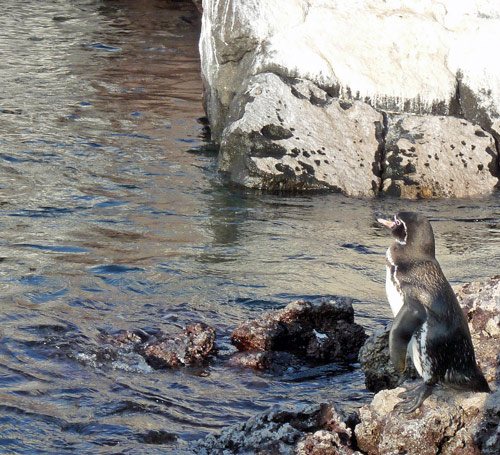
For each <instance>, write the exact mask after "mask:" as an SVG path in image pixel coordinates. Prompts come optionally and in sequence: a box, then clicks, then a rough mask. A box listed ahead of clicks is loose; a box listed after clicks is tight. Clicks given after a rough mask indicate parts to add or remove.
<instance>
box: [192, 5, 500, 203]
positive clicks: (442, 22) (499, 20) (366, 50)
mask: <svg viewBox="0 0 500 455" xmlns="http://www.w3.org/2000/svg"><path fill="white" fill-rule="evenodd" d="M498 42H500V3H498V2H489V1H487V0H468V1H465V0H458V1H457V0H441V1H439V2H435V1H432V0H409V1H403V0H370V1H368V0H356V1H347V0H290V1H288V2H286V5H284V4H283V2H282V1H279V0H245V1H236V0H204V1H203V21H202V32H201V37H200V55H201V69H202V76H203V81H204V104H205V110H206V112H207V116H208V118H209V121H210V125H211V130H212V139H213V140H214V141H215V142H216V143H219V144H222V147H223V150H222V155H223V156H221V161H220V169H221V170H223V171H225V172H229V173H230V175H231V176H232V178H233V180H235V181H236V182H238V183H242V184H244V185H247V186H250V187H258V188H267V183H268V181H266V180H265V179H263V177H265V176H269V175H271V176H272V178H271V180H270V181H269V183H270V188H271V189H273V188H277V187H281V188H283V189H286V188H287V187H290V188H298V187H299V186H300V185H299V186H297V182H299V183H301V184H303V188H304V189H305V188H310V189H315V188H339V189H340V190H341V191H344V192H345V193H346V194H352V195H364V196H366V195H372V194H375V193H377V192H378V191H379V190H380V188H382V187H383V188H384V190H385V191H386V192H392V193H398V190H397V189H396V187H399V188H402V187H403V186H405V187H408V188H406V189H405V190H404V191H403V190H401V196H402V197H410V198H414V197H429V196H430V197H436V196H437V197H442V196H450V195H452V196H457V197H461V196H470V195H475V194H483V193H489V192H491V191H492V189H493V187H494V185H495V178H496V176H491V175H489V171H488V169H490V171H491V169H493V168H495V167H496V165H497V162H493V161H494V159H492V157H491V156H490V154H489V152H486V150H487V149H489V148H490V146H489V145H486V142H488V141H489V142H491V141H492V139H491V136H490V135H487V136H486V138H483V139H484V140H483V139H481V140H479V139H480V138H473V139H474V141H473V142H471V141H470V139H471V136H470V134H471V131H472V130H473V129H474V131H477V130H479V129H481V128H482V129H483V130H485V131H486V132H487V133H489V134H491V135H493V136H495V137H496V139H497V140H498V139H500V59H498V58H496V56H497V54H498V51H497V47H498V44H497V43H498ZM269 73H274V74H275V75H277V76H279V77H280V78H282V79H281V80H290V79H300V80H302V81H304V80H308V81H310V82H311V83H312V84H313V85H314V86H316V89H311V90H312V91H317V90H319V91H320V92H321V91H323V93H326V94H327V95H324V94H323V95H321V96H320V99H321V97H324V96H326V97H327V98H328V99H329V101H328V104H329V107H328V108H326V107H325V106H318V105H316V104H315V102H314V101H313V102H312V103H311V104H312V106H309V107H307V108H306V107H305V104H306V103H298V102H297V103H291V102H290V103H289V104H287V110H292V109H299V107H300V108H301V109H303V110H302V111H297V112H293V113H292V112H286V113H285V112H284V111H283V110H282V111H281V113H280V116H281V118H282V119H283V120H284V121H285V123H286V126H285V128H286V129H287V130H288V131H291V132H293V133H294V137H297V136H298V134H297V132H298V131H299V130H300V134H301V135H300V136H298V137H300V138H301V140H303V138H305V137H306V136H304V131H305V129H304V131H302V130H301V128H302V125H303V122H304V121H306V122H307V128H308V132H310V133H311V136H313V135H316V134H319V135H321V136H322V138H324V137H326V136H328V135H329V137H330V140H331V141H332V143H334V144H337V145H335V146H332V150H333V149H335V147H337V148H340V147H341V146H342V147H344V146H345V145H346V143H347V142H348V140H347V139H345V138H344V137H343V136H344V135H345V134H346V133H347V135H348V136H350V138H351V139H352V140H356V141H357V143H358V144H359V140H361V139H362V140H363V141H365V140H366V137H367V136H366V131H365V132H360V131H359V130H356V129H353V130H346V129H342V128H337V129H331V131H328V129H329V128H331V126H332V122H331V121H329V120H330V119H329V116H330V113H326V111H327V110H328V109H330V110H331V111H334V110H335V108H334V107H333V106H334V105H335V102H333V101H332V100H330V97H332V98H338V100H339V101H337V104H338V105H341V103H340V100H343V101H348V102H350V103H352V108H351V109H349V111H351V112H350V113H349V115H346V116H340V117H345V118H348V122H347V123H345V124H344V126H349V125H350V124H349V122H351V124H352V123H355V120H357V121H358V122H360V125H363V126H362V127H360V128H368V125H370V127H371V124H372V120H373V118H374V117H376V116H377V115H383V116H388V117H391V116H393V114H402V115H405V114H416V115H417V117H415V118H410V117H407V119H405V123H407V124H408V122H410V123H411V122H415V123H414V128H416V129H417V130H419V131H420V130H423V133H422V134H424V137H425V141H428V143H429V144H430V145H431V147H432V148H433V150H434V153H437V151H438V150H439V152H441V153H444V150H445V149H443V150H442V149H440V146H439V144H440V143H441V142H444V143H446V144H449V145H454V146H456V144H455V143H454V142H453V141H452V138H453V137H455V136H457V137H462V138H465V139H464V141H465V142H466V143H467V144H471V145H472V144H474V145H476V149H475V150H474V151H470V150H469V151H468V152H467V153H468V155H467V160H468V158H469V157H472V160H473V161H474V165H472V163H468V172H467V173H465V174H463V173H459V174H457V173H456V172H455V171H456V170H457V168H458V166H457V165H458V164H459V163H460V161H461V160H460V159H459V158H457V157H455V159H456V160H457V161H456V164H455V163H454V168H455V169H454V168H453V167H452V166H448V168H447V171H446V172H447V173H450V175H453V176H452V177H450V178H453V179H454V180H455V181H456V178H465V179H466V180H465V181H467V182H468V181H469V179H470V178H471V175H472V174H471V169H472V168H471V165H472V166H475V169H477V170H478V171H479V172H477V173H476V175H473V176H472V177H473V179H472V180H473V181H472V182H471V183H470V184H467V185H465V188H463V189H462V190H460V191H458V192H456V191H455V188H458V186H453V185H451V186H450V185H448V184H446V185H445V186H444V187H443V188H441V187H439V188H437V187H436V182H435V181H434V179H437V181H438V182H439V181H441V180H442V178H441V176H442V171H443V169H444V168H443V169H442V168H441V167H442V166H436V163H432V169H427V170H426V169H422V171H427V172H425V173H424V172H420V171H419V172H418V175H419V176H420V175H422V176H424V175H425V176H427V178H428V179H429V181H427V180H423V181H422V182H420V181H419V183H420V184H421V186H422V188H423V189H421V190H417V189H416V188H415V186H416V185H412V184H411V183H410V184H408V182H411V181H412V180H414V179H412V178H410V179H406V180H405V179H399V183H398V184H395V183H394V181H395V180H398V179H394V178H393V176H391V177H390V179H391V181H390V182H388V183H384V184H383V185H379V184H378V183H377V178H378V177H380V171H381V166H382V162H381V161H382V158H381V156H382V155H383V153H382V154H381V155H380V161H379V162H378V163H376V164H375V166H374V168H373V172H371V173H370V172H367V169H361V168H360V167H357V165H358V164H359V161H358V157H357V155H356V154H357V153H358V151H356V150H358V147H357V146H356V148H355V149H356V150H355V151H354V152H353V156H352V157H349V158H346V157H347V155H348V154H347V153H344V155H342V156H341V157H340V158H339V161H338V163H337V164H336V165H335V166H331V170H329V169H326V168H327V167H328V166H325V172H326V173H330V172H332V173H333V175H332V176H330V177H323V176H322V175H321V174H322V173H321V172H317V171H318V170H317V169H314V178H313V179H311V178H310V176H309V175H307V172H305V171H304V168H306V169H308V168H307V166H309V165H312V164H311V162H314V161H315V160H308V161H306V160H301V161H303V162H304V163H306V165H307V166H305V167H304V166H300V165H298V164H296V163H295V162H294V163H291V162H288V158H286V156H288V154H287V153H286V154H284V155H283V157H282V158H279V159H278V158H277V157H272V156H268V157H260V158H258V157H257V158H255V157H244V156H243V155H240V156H239V157H237V156H236V154H235V153H234V150H235V147H236V146H237V144H238V142H237V140H236V139H235V138H236V137H238V136H241V137H244V138H245V141H246V145H245V144H244V147H243V148H246V149H250V148H251V147H253V146H252V145H251V139H252V138H251V137H249V136H247V133H248V132H249V131H250V130H251V129H250V126H244V125H243V123H244V122H245V121H246V118H249V117H251V116H252V115H254V114H252V112H254V113H255V112H256V111H255V109H256V105H257V104H259V103H260V104H261V105H260V106H259V110H260V111H261V112H268V115H271V111H273V110H276V105H275V104H273V103H275V102H276V99H275V98H276V97H275V98H273V97H271V96H268V97H267V99H268V100H269V102H270V103H271V104H270V106H268V107H267V108H265V107H264V106H263V103H264V100H265V98H264V96H267V95H266V94H264V95H260V100H258V99H257V98H255V99H254V97H253V95H252V97H248V96H243V94H245V93H246V94H247V95H248V94H249V93H250V92H251V91H252V90H253V88H254V87H255V84H256V80H258V79H255V78H258V77H259V75H263V74H269ZM266 77H267V79H268V80H269V81H270V80H271V78H270V77H269V76H266ZM259 83H260V84H261V85H262V80H260V82H259ZM304 84H305V82H304ZM285 85H286V84H285ZM275 88H276V87H275V85H273V86H272V89H273V90H274V89H275ZM280 90H281V89H280ZM283 90H284V88H283ZM278 93H282V92H280V91H278ZM306 98H308V97H307V96H306ZM311 99H312V98H310V99H309V101H311ZM353 101H362V102H364V103H366V104H367V105H369V106H371V107H372V108H374V109H376V110H377V112H375V111H373V110H370V109H369V108H368V107H366V106H364V105H362V104H359V103H357V102H356V103H354V102H353ZM246 103H253V106H249V107H248V109H247V107H246ZM238 104H239V106H237V105H238ZM320 104H321V103H320ZM235 112H237V114H238V115H235ZM319 112H321V114H319ZM317 113H318V114H317ZM244 114H245V115H244ZM355 115H358V116H359V117H358V118H356V119H355ZM365 115H367V116H368V117H367V118H366V119H365V118H363V117H364V116H365ZM419 116H426V117H427V116H430V117H431V118H430V119H429V120H428V121H427V120H423V118H422V117H419ZM441 116H450V117H452V118H450V119H448V120H444V119H441ZM271 117H272V115H271ZM458 118H460V119H464V120H466V121H467V124H466V125H462V124H461V123H460V120H457V119H458ZM252 121H253V120H252ZM346 121H347V120H346ZM376 121H377V122H378V121H379V120H376ZM233 122H238V124H237V125H233ZM265 125H266V124H264V125H263V126H265ZM437 125H439V127H437ZM476 125H477V127H476ZM462 126H463V128H462ZM393 127H395V128H396V130H395V131H391V128H393ZM397 127H398V124H397V123H392V124H391V123H390V122H389V125H388V128H387V129H383V128H382V129H381V132H382V134H379V133H377V134H378V139H377V140H378V142H380V137H381V138H382V140H383V139H384V134H386V133H387V134H388V137H389V140H390V141H392V142H391V144H392V145H396V146H397V147H398V148H400V145H401V146H403V147H404V146H405V144H404V140H403V139H404V138H402V137H399V136H398V135H399V134H400V131H399V130H398V129H397ZM251 128H253V126H252V127H251ZM292 128H294V129H295V131H293V130H292ZM427 128H429V130H426V129H427ZM475 128H477V129H475ZM252 131H255V130H253V129H252ZM276 131H277V130H273V133H275V132H276ZM419 134H420V133H419ZM472 134H474V132H472ZM278 135H279V134H278ZM369 135H370V136H371V135H372V134H371V132H370V133H369ZM255 137H256V138H257V143H256V144H254V145H255V146H256V147H257V148H260V149H262V150H263V147H264V144H263V143H262V142H260V137H259V136H255ZM322 138H319V139H318V140H317V142H318V144H322V143H323V139H322ZM273 140H274V141H277V140H276V139H273ZM278 140H284V141H288V142H290V143H291V142H293V140H294V139H292V138H284V139H278ZM308 140H310V139H309V138H308ZM478 141H479V144H476V142H478ZM372 142H373V141H372ZM278 145H279V146H281V145H282V144H281V143H279V144H278ZM322 146H323V145H321V146H320V150H321V147H322ZM365 146H366V150H365V151H364V152H363V153H368V152H367V149H368V147H369V145H366V144H365ZM370 146H371V144H370ZM422 146H423V144H422ZM231 147H233V148H232V149H231ZM273 147H274V145H273ZM285 148H286V147H285ZM445 148H446V147H445ZM297 149H299V150H300V149H301V147H297ZM422 149H423V147H422ZM478 149H479V150H480V151H479V152H477V150H478ZM492 149H493V150H494V149H495V147H493V148H492ZM274 150H275V151H277V150H278V149H277V148H276V149H274ZM343 150H344V149H343ZM349 150H351V149H349ZM375 150H376V151H375V152H374V151H373V150H372V151H371V152H370V153H373V154H374V155H375V154H376V153H377V152H379V151H380V149H379V148H378V145H377V146H376V147H375ZM306 151H308V149H306ZM382 151H383V152H385V150H382ZM393 151H394V150H390V151H389V152H390V153H392V155H391V156H394V154H393ZM344 152H345V150H344ZM465 152H466V151H465V150H461V151H460V153H464V155H466V153H465ZM262 153H264V152H262ZM272 153H273V151H272V150H271V151H270V154H271V155H272ZM495 153H496V152H495ZM445 155H446V156H443V158H440V162H441V163H443V162H448V163H449V162H450V160H448V152H446V153H445ZM422 157H423V155H422ZM336 158H337V157H336ZM450 158H451V157H450ZM493 158H494V157H493ZM280 160H281V161H280ZM342 160H345V161H342ZM236 161H238V162H236ZM278 161H280V162H278ZM292 161H293V160H292ZM295 161H297V160H295ZM451 161H453V160H451ZM277 164H281V165H282V166H283V167H282V169H283V171H282V174H283V175H282V177H283V178H281V179H278V180H279V183H278V184H277V183H276V182H277V180H276V178H275V177H276V176H278V175H279V172H276V171H277V169H276V165H277ZM292 164H293V165H292ZM386 164H387V163H386ZM413 165H414V166H415V167H416V168H419V164H418V163H413ZM480 165H482V166H483V168H482V170H479V169H478V167H477V166H480ZM422 166H425V162H423V160H422ZM245 167H246V168H247V170H244V168H245ZM296 167H298V169H299V170H295V168H296ZM341 167H342V168H343V169H342V171H340V172H339V170H340V169H341ZM386 167H387V166H386ZM410 167H411V166H410ZM321 170H323V169H321ZM430 170H431V171H432V172H429V171H430ZM359 171H361V172H359ZM292 173H293V174H296V175H295V176H292ZM340 173H342V174H346V179H347V180H346V182H347V183H346V184H344V183H343V182H341V181H340V182H339V181H338V175H339V174H340ZM285 174H287V175H290V177H287V175H285ZM455 174H456V175H455ZM354 175H356V180H357V181H361V180H365V181H364V182H363V183H359V184H357V185H355V186H353V187H352V188H351V187H350V184H351V183H352V182H354V179H353V176H354ZM373 175H375V176H376V177H377V178H375V179H374V178H373ZM437 175H439V177H436V176H437ZM318 176H319V177H318ZM448 182H449V179H448ZM395 185H396V186H395ZM377 188H378V189H377Z"/></svg>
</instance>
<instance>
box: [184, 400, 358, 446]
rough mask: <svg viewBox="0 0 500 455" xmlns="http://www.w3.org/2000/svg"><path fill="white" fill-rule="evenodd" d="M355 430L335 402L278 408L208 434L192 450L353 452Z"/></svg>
mask: <svg viewBox="0 0 500 455" xmlns="http://www.w3.org/2000/svg"><path fill="white" fill-rule="evenodd" d="M351 436H352V431H351V429H349V428H348V427H347V426H346V424H345V423H344V422H343V418H342V416H341V414H340V413H339V412H338V411H337V410H336V409H335V407H334V406H333V405H328V404H314V405H310V406H307V407H304V408H302V409H299V410H292V411H290V410H284V409H280V408H278V407H275V408H272V409H270V410H269V411H266V412H264V413H261V414H258V415H256V416H254V417H252V418H250V419H249V420H248V421H247V422H245V423H243V424H240V425H235V426H232V427H229V428H224V429H223V430H222V431H221V433H220V434H219V435H209V436H208V437H207V438H206V439H205V440H204V441H201V442H199V443H198V444H197V445H196V446H195V447H194V448H193V451H194V452H195V453H196V454H198V455H233V454H234V455H237V454H260V455H275V454H280V455H295V454H300V455H306V454H310V455H313V454H314V455H320V454H324V455H327V454H339V455H344V454H345V455H353V454H356V453H358V452H354V451H353V450H352V449H351Z"/></svg>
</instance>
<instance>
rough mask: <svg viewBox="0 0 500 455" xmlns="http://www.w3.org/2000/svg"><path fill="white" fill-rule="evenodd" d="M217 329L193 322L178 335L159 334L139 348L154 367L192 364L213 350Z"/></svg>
mask: <svg viewBox="0 0 500 455" xmlns="http://www.w3.org/2000/svg"><path fill="white" fill-rule="evenodd" d="M214 343H215V330H214V329H213V328H212V327H207V326H204V325H202V324H199V323H196V324H191V325H190V326H189V327H187V328H185V329H184V330H182V331H181V332H180V333H179V334H178V335H176V336H174V337H172V336H171V335H168V334H163V333H161V334H158V335H156V336H155V337H154V338H150V339H149V340H147V341H146V342H145V343H144V344H143V345H142V346H141V347H140V348H139V350H140V351H141V352H143V353H144V356H145V358H146V361H147V362H148V363H149V364H150V365H151V366H153V367H154V368H165V367H178V366H182V365H190V364H193V363H196V362H199V361H201V360H203V359H205V358H206V357H207V356H208V355H209V354H210V353H211V352H212V350H213V348H214Z"/></svg>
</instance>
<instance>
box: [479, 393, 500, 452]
mask: <svg viewBox="0 0 500 455" xmlns="http://www.w3.org/2000/svg"><path fill="white" fill-rule="evenodd" d="M474 440H475V443H476V445H477V447H478V449H479V451H480V453H481V454H482V455H498V454H499V453H500V392H498V391H497V392H496V393H494V394H492V395H490V396H489V397H488V400H487V401H486V407H485V410H484V414H483V417H482V419H481V423H480V425H479V429H478V430H477V432H476V434H475V437H474Z"/></svg>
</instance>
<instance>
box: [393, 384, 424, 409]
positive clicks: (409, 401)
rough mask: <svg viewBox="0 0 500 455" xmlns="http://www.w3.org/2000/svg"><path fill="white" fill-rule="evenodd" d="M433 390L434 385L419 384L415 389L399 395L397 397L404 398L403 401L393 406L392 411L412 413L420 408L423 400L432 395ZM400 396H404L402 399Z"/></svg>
mask: <svg viewBox="0 0 500 455" xmlns="http://www.w3.org/2000/svg"><path fill="white" fill-rule="evenodd" d="M433 389H434V384H432V385H430V384H425V383H423V384H419V385H418V386H417V387H414V388H412V389H409V390H406V391H404V392H402V393H400V394H399V395H398V396H399V397H401V398H405V400H404V401H401V402H399V403H398V404H397V405H396V406H394V410H395V411H398V412H403V413H405V414H410V413H412V412H413V411H415V410H416V409H417V408H419V407H420V405H421V404H422V403H423V402H424V401H425V399H426V398H427V397H428V396H429V395H430V394H431V393H432V391H433ZM402 395H404V397H403V396H402Z"/></svg>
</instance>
